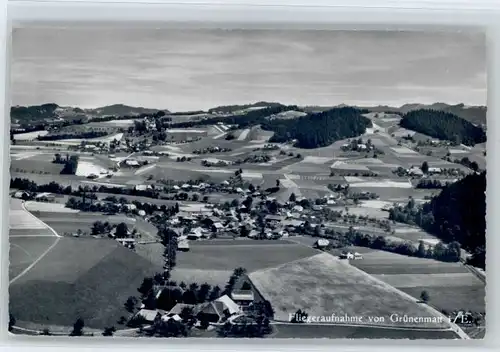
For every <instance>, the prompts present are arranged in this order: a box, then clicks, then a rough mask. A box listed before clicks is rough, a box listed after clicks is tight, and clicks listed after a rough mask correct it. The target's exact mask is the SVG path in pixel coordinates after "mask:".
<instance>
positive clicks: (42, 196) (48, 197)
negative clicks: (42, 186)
mask: <svg viewBox="0 0 500 352" xmlns="http://www.w3.org/2000/svg"><path fill="white" fill-rule="evenodd" d="M55 199H56V196H55V194H52V193H48V192H43V193H38V194H37V195H36V196H35V200H36V201H39V202H53V201H55Z"/></svg>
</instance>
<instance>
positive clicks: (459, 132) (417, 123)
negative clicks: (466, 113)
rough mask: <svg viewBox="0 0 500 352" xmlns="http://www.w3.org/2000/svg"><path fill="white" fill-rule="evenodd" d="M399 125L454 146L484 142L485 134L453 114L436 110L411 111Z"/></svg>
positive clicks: (480, 129)
mask: <svg viewBox="0 0 500 352" xmlns="http://www.w3.org/2000/svg"><path fill="white" fill-rule="evenodd" d="M400 125H401V126H402V127H404V128H407V129H409V130H414V131H417V132H420V133H423V134H426V135H428V136H431V137H434V138H439V139H446V140H449V141H452V142H454V143H456V144H460V143H463V144H465V145H470V146H473V145H475V144H477V143H483V142H485V141H486V133H485V131H484V130H483V129H482V128H481V127H477V126H474V125H473V124H472V123H470V122H469V121H466V120H464V119H462V118H460V117H458V116H456V115H454V114H451V113H448V112H444V111H437V110H428V109H421V110H413V111H410V112H408V113H407V114H405V115H404V116H403V119H402V120H401V122H400Z"/></svg>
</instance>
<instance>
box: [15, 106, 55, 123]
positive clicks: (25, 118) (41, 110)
mask: <svg viewBox="0 0 500 352" xmlns="http://www.w3.org/2000/svg"><path fill="white" fill-rule="evenodd" d="M58 107H59V106H58V105H57V104H43V105H32V106H13V107H11V108H10V117H11V118H12V119H13V120H16V121H19V123H29V122H32V121H37V120H43V119H53V118H55V117H56V114H55V111H56V109H57V108H58Z"/></svg>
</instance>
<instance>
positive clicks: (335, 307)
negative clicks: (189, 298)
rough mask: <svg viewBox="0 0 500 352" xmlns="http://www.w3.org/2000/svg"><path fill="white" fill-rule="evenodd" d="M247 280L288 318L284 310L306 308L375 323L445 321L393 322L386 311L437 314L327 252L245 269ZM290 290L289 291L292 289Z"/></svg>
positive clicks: (431, 324) (280, 317)
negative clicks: (250, 270)
mask: <svg viewBox="0 0 500 352" xmlns="http://www.w3.org/2000/svg"><path fill="white" fill-rule="evenodd" d="M250 279H251V280H252V282H253V284H254V285H255V286H256V287H257V289H258V290H259V291H260V292H261V293H262V295H263V296H264V297H265V298H266V299H268V300H269V301H270V302H271V304H272V305H273V307H274V309H275V312H276V313H275V317H276V319H278V320H286V321H288V320H289V314H290V313H295V312H296V311H297V309H305V310H306V311H307V312H308V314H309V315H314V316H329V315H331V314H335V315H337V316H343V315H344V314H346V315H347V316H350V317H361V318H362V320H363V322H364V323H366V322H367V321H369V317H378V318H379V319H382V320H379V321H378V323H379V324H380V325H392V326H394V325H399V326H402V325H404V326H413V327H417V326H418V327H420V328H422V327H436V328H439V327H445V326H446V323H444V322H437V321H436V322H427V323H415V322H408V323H403V322H392V321H391V320H390V315H391V314H399V315H405V314H406V315H408V316H413V317H437V316H438V315H436V314H437V313H434V311H432V310H429V309H428V307H425V306H422V305H420V304H418V303H417V302H416V301H412V300H410V299H409V298H408V297H406V296H404V295H401V293H399V291H397V290H395V289H394V288H392V287H390V286H389V285H386V284H384V283H383V282H380V281H378V280H375V279H374V278H372V277H371V276H370V275H368V274H366V273H364V272H362V271H360V270H357V269H356V268H354V267H352V266H350V265H349V264H348V263H345V262H344V261H341V260H338V259H336V258H335V257H333V256H332V255H330V254H327V253H322V254H318V255H315V256H313V257H310V258H307V259H303V260H297V261H295V262H292V263H287V264H284V265H282V266H281V267H278V268H272V269H267V270H261V271H258V272H254V273H251V274H250ZM291 292H293V293H291Z"/></svg>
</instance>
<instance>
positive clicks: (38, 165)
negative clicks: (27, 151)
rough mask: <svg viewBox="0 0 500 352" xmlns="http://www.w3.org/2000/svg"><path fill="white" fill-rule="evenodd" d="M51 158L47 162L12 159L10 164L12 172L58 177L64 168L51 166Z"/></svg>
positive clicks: (58, 165)
mask: <svg viewBox="0 0 500 352" xmlns="http://www.w3.org/2000/svg"><path fill="white" fill-rule="evenodd" d="M51 161H52V158H51V159H50V160H48V161H42V160H33V159H32V158H31V157H26V158H23V159H20V160H19V159H18V160H16V159H13V160H12V161H11V164H10V170H11V171H12V172H22V173H26V174H30V173H31V174H33V173H34V174H50V175H59V174H60V173H61V171H62V169H63V167H64V165H61V164H53V163H52V162H51Z"/></svg>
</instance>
